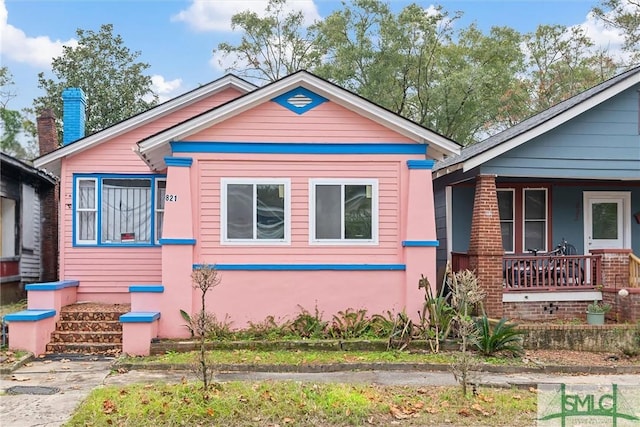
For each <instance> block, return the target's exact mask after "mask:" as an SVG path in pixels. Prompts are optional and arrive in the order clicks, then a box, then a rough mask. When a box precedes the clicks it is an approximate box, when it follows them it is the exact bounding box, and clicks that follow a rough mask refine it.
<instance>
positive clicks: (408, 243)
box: [402, 240, 440, 248]
mask: <svg viewBox="0 0 640 427" xmlns="http://www.w3.org/2000/svg"><path fill="white" fill-rule="evenodd" d="M402 246H403V247H405V248H409V247H423V248H434V247H438V246H440V242H439V241H437V240H403V241H402Z"/></svg>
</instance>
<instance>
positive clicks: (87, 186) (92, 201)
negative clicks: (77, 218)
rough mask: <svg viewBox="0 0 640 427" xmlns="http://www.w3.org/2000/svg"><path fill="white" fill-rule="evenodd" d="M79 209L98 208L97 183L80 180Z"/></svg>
mask: <svg viewBox="0 0 640 427" xmlns="http://www.w3.org/2000/svg"><path fill="white" fill-rule="evenodd" d="M78 193H79V196H80V197H79V199H78V208H79V209H95V208H96V182H95V181H93V180H80V181H79V183H78Z"/></svg>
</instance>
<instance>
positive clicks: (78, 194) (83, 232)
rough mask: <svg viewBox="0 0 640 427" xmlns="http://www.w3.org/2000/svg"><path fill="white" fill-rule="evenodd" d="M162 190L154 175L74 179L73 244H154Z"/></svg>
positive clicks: (160, 180)
mask: <svg viewBox="0 0 640 427" xmlns="http://www.w3.org/2000/svg"><path fill="white" fill-rule="evenodd" d="M165 187H166V182H165V178H164V177H157V176H139V175H132V176H123V175H117V176H115V175H114V176H111V175H100V176H76V177H75V198H74V210H75V217H74V221H75V225H74V233H75V239H74V242H75V244H77V245H154V244H157V242H158V239H159V238H160V232H161V230H162V216H163V214H164V188H165ZM161 193H162V195H161ZM154 196H155V197H154Z"/></svg>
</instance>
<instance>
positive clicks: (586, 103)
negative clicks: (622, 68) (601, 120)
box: [433, 66, 640, 178]
mask: <svg viewBox="0 0 640 427" xmlns="http://www.w3.org/2000/svg"><path fill="white" fill-rule="evenodd" d="M638 83H640V66H638V67H634V68H632V69H630V70H628V71H626V72H624V73H622V74H619V75H617V76H615V77H612V78H611V79H609V80H607V81H605V82H603V83H600V84H599V85H597V86H594V87H592V88H591V89H588V90H586V91H584V92H582V93H579V94H578V95H575V96H573V97H571V98H569V99H567V100H565V101H563V102H560V103H559V104H556V105H554V106H553V107H551V108H549V109H547V110H544V111H542V112H541V113H539V114H536V115H535V116H532V117H530V118H528V119H526V120H524V121H523V122H520V123H519V124H517V125H515V126H512V127H510V128H509V129H506V130H505V131H503V132H500V133H498V134H496V135H493V136H491V137H489V138H487V139H485V140H483V141H481V142H478V143H476V144H473V145H469V146H467V147H465V148H463V149H462V151H461V153H460V155H459V156H454V157H450V158H447V159H444V160H442V161H439V162H436V164H435V165H434V168H433V172H434V178H437V177H440V176H444V175H447V174H449V173H451V172H454V171H456V170H459V169H462V170H463V172H467V171H469V170H471V169H473V168H475V167H477V166H480V165H482V164H483V163H485V162H487V161H489V160H492V159H494V158H496V157H498V156H500V155H501V154H504V153H506V152H507V151H509V150H512V149H514V148H516V147H519V146H520V145H522V144H524V143H526V142H528V141H530V140H532V139H533V138H536V137H538V136H540V135H542V134H544V133H546V132H549V131H550V130H552V129H554V128H556V127H558V126H560V125H562V124H563V123H565V122H567V121H569V120H571V119H573V118H574V117H576V116H578V115H580V114H582V113H584V112H585V111H588V110H589V109H591V108H593V107H595V106H597V105H599V104H601V103H602V102H604V101H606V100H608V99H610V98H612V97H614V96H615V95H617V94H619V93H621V92H622V91H624V90H626V89H628V88H630V87H631V86H633V85H636V84H638Z"/></svg>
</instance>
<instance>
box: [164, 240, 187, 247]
mask: <svg viewBox="0 0 640 427" xmlns="http://www.w3.org/2000/svg"><path fill="white" fill-rule="evenodd" d="M160 244H161V245H191V246H193V245H195V244H196V239H160Z"/></svg>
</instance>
